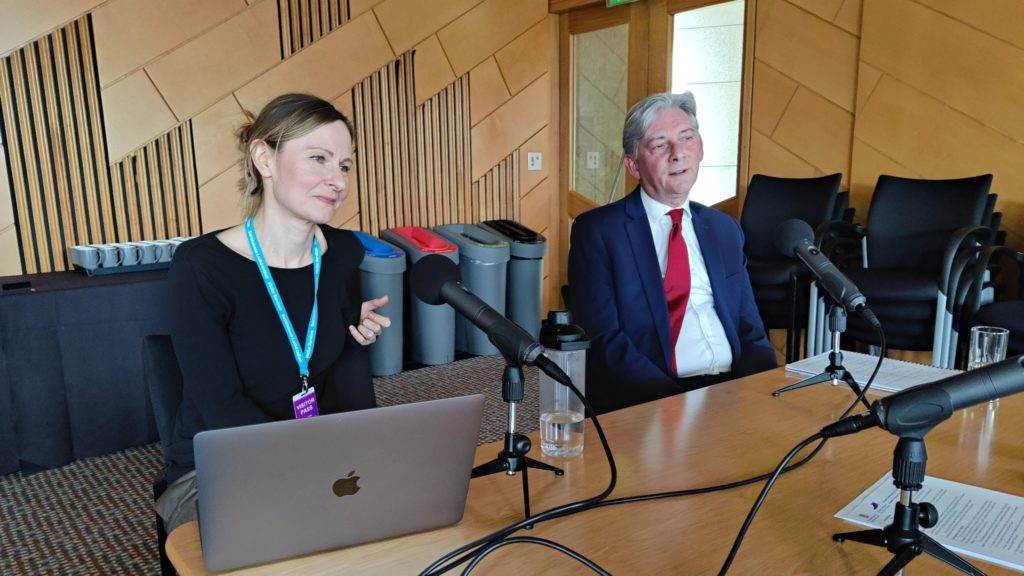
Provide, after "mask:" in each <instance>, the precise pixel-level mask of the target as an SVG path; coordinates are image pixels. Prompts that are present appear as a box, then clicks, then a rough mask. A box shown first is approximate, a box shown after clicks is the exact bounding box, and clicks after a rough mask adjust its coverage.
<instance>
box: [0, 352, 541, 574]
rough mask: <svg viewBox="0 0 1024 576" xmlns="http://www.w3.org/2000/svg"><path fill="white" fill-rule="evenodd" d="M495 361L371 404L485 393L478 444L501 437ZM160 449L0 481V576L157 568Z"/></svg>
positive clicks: (434, 377)
mask: <svg viewBox="0 0 1024 576" xmlns="http://www.w3.org/2000/svg"><path fill="white" fill-rule="evenodd" d="M503 369H504V362H503V361H502V360H501V358H495V357H476V358H470V359H467V360H460V361H458V362H455V363H453V364H447V365H444V366H435V367H429V368H421V369H419V370H411V371H408V372H403V373H401V374H397V375H395V376H389V377H386V378H377V379H375V381H374V383H375V387H376V391H377V403H378V404H379V405H381V406H390V405H395V404H404V403H408V402H418V401H422V400H431V399H435V398H447V397H452V396H461V395H465V394H475V393H483V394H484V395H485V408H484V421H483V423H482V424H481V427H480V436H479V442H480V443H486V442H491V441H494V440H498V439H500V438H502V436H503V434H504V432H505V430H506V428H507V421H506V419H507V413H508V405H507V404H505V403H504V402H503V401H502V399H501V377H502V371H503ZM525 372H526V391H525V398H524V400H523V402H522V403H521V404H520V405H519V406H518V409H517V412H516V430H518V431H521V432H529V431H532V430H535V429H536V428H537V424H538V421H537V419H538V412H537V372H536V370H534V369H532V368H528V369H526V371H525ZM534 450H539V447H535V448H534ZM162 466H163V460H162V458H161V455H160V447H159V446H158V445H156V444H152V445H149V446H139V447H135V448H131V449H129V450H125V451H123V452H119V453H117V454H110V455H107V456H103V457H100V458H89V459H86V460H80V461H77V462H73V463H71V464H69V465H67V466H63V467H61V468H57V469H53V470H47V471H45V472H39V473H37V474H32V475H29V476H23V475H21V474H11V475H8V476H5V477H0V575H2V576H15V575H17V576H21V575H36V574H61V575H64V574H67V575H72V574H75V575H77V574H82V575H85V574H89V575H93V574H142V575H148V574H153V575H156V574H159V573H160V568H159V563H158V560H157V547H156V533H155V528H154V520H153V518H154V517H153V513H152V508H151V506H152V500H153V491H152V483H153V478H155V477H156V475H157V473H158V472H159V471H160V469H161V468H162Z"/></svg>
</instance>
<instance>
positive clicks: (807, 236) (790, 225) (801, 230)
mask: <svg viewBox="0 0 1024 576" xmlns="http://www.w3.org/2000/svg"><path fill="white" fill-rule="evenodd" d="M801 240H808V241H812V242H813V241H814V230H812V229H811V225H810V224H808V223H807V222H804V221H803V220H798V219H796V218H793V219H791V220H786V221H785V222H783V223H782V226H779V229H778V230H777V231H776V232H775V248H776V249H777V250H778V251H779V252H781V253H782V254H783V255H785V256H792V255H793V253H794V252H795V251H796V247H797V244H799V243H800V241H801Z"/></svg>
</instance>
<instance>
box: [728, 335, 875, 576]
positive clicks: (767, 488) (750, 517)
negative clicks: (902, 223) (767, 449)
mask: <svg viewBox="0 0 1024 576" xmlns="http://www.w3.org/2000/svg"><path fill="white" fill-rule="evenodd" d="M875 332H876V333H877V334H878V339H879V341H880V344H881V348H882V349H881V354H880V355H879V356H878V362H877V363H875V369H874V371H872V372H871V377H870V378H869V379H868V381H867V383H866V384H865V385H864V387H863V388H861V391H860V394H857V397H856V398H855V399H854V400H853V403H852V404H850V407H849V408H847V409H846V411H845V412H843V414H842V416H840V417H839V418H838V419H837V420H842V419H843V418H846V417H847V416H849V415H850V413H851V412H853V409H854V408H856V407H857V404H859V403H860V402H861V400H862V399H863V398H864V396H865V395H866V394H867V392H868V389H869V388H871V384H872V383H873V382H874V381H875V377H876V376H878V370H879V369H880V368H881V367H882V361H883V360H885V355H886V353H887V352H888V347H887V345H886V343H885V332H883V331H882V327H881V326H880V325H879V326H877V327H876V328H875ZM815 440H820V442H819V443H818V446H817V447H815V449H814V451H813V452H812V453H811V455H810V456H808V457H807V458H805V459H804V461H803V462H806V461H807V460H810V458H811V457H813V456H814V455H815V454H817V453H818V450H820V449H821V448H823V447H824V446H825V443H826V442H828V438H824V437H822V435H821V432H817V433H815V434H814V435H813V436H809V437H808V438H806V439H805V440H803V441H802V442H800V444H797V446H796V447H795V448H793V449H792V450H790V452H789V454H786V456H785V457H784V458H783V459H782V461H781V462H779V465H778V466H776V468H775V472H773V473H772V475H771V478H769V479H768V482H766V483H765V485H764V488H762V489H761V493H760V494H759V495H758V497H757V500H755V501H754V505H753V506H752V507H751V508H750V512H749V513H748V514H747V517H746V519H745V520H744V521H743V526H742V527H741V528H740V531H739V533H738V534H737V535H736V540H735V541H734V542H733V544H732V548H730V549H729V555H728V556H726V558H725V563H724V564H722V569H721V570H720V571H719V572H718V576H725V574H726V573H727V572H729V567H730V566H732V562H733V560H734V559H735V558H736V554H737V553H739V551H740V546H741V545H742V544H743V538H744V537H745V536H746V535H747V530H749V529H750V525H751V524H752V523H753V522H754V517H755V516H757V512H758V511H759V510H760V509H761V505H762V504H764V501H765V499H766V498H767V497H768V493H769V492H771V490H772V487H774V486H775V482H776V480H778V479H779V475H780V474H782V472H783V470H784V469H785V467H786V465H787V464H789V461H790V460H792V459H793V457H794V456H796V455H797V454H799V453H800V452H801V451H802V450H803V449H804V448H806V447H807V446H808V445H810V443H811V442H814V441H815ZM803 462H800V464H802V463H803Z"/></svg>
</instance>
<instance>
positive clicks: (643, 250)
mask: <svg viewBox="0 0 1024 576" xmlns="http://www.w3.org/2000/svg"><path fill="white" fill-rule="evenodd" d="M642 193H643V192H641V191H640V188H639V187H638V188H635V189H634V190H633V192H632V193H631V194H630V195H629V196H627V197H626V199H625V201H624V204H625V209H626V216H627V220H626V237H627V238H628V239H629V245H630V248H631V249H632V251H633V259H634V261H635V262H636V267H637V270H638V271H639V273H640V284H641V286H642V287H643V292H644V295H645V296H646V297H647V306H648V307H649V308H650V315H651V318H654V327H655V329H657V331H658V340H659V341H660V342H661V349H662V355H663V356H664V360H665V366H671V365H672V363H671V362H670V359H671V356H670V354H673V353H675V350H674V349H673V347H672V343H671V340H670V338H669V334H670V332H669V325H668V303H667V302H666V301H665V287H664V285H663V284H662V279H661V267H660V266H658V254H657V252H655V251H654V239H653V237H652V236H651V226H650V224H649V223H648V221H647V212H646V211H644V205H643V201H642V200H641V199H640V194H642Z"/></svg>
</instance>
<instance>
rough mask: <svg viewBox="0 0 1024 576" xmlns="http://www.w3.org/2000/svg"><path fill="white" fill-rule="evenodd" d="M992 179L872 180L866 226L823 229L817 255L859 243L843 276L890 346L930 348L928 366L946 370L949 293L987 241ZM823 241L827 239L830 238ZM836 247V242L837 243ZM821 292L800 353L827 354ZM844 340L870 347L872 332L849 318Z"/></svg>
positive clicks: (813, 293)
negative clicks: (855, 260) (863, 301)
mask: <svg viewBox="0 0 1024 576" xmlns="http://www.w3.org/2000/svg"><path fill="white" fill-rule="evenodd" d="M991 185H992V175H991V174H985V175H981V176H974V177H970V178H958V179H950V180H925V179H917V178H899V177H895V176H888V175H882V176H879V178H878V182H877V184H876V186H875V192H874V195H873V196H872V199H871V205H870V206H869V208H868V217H867V225H866V226H864V227H861V226H856V225H852V224H846V225H834V224H830V225H829V231H830V233H829V234H826V235H825V239H824V243H823V245H822V248H823V251H825V252H826V253H829V248H830V244H835V242H836V240H837V239H838V241H839V242H840V244H841V243H842V242H843V241H846V242H847V244H846V245H849V244H848V242H849V239H850V238H853V239H855V240H859V242H860V244H861V255H860V256H861V258H860V262H859V266H856V265H853V266H850V267H849V269H848V270H847V271H846V272H847V275H848V276H849V278H850V280H851V281H853V283H854V284H856V285H857V286H858V287H859V288H860V290H861V292H862V293H863V294H864V296H865V297H867V301H868V306H870V307H871V309H872V310H873V311H874V312H875V314H876V315H877V316H878V318H879V320H880V321H881V323H882V328H883V330H884V331H885V335H886V339H887V344H888V346H889V347H890V348H897V349H902V350H930V351H931V352H932V364H934V365H935V366H940V367H952V365H953V363H954V362H953V354H951V346H950V342H951V338H952V336H951V327H952V325H953V306H952V304H951V303H950V301H949V297H948V295H949V294H950V290H951V289H953V288H954V287H955V286H956V283H957V279H958V277H959V275H958V273H957V272H958V270H957V268H958V267H959V268H960V269H961V270H962V269H963V268H965V267H966V262H967V261H968V260H967V259H966V258H965V257H964V254H970V253H971V251H972V250H973V251H977V249H978V248H979V247H984V246H986V245H989V244H991V242H992V240H993V238H992V230H991V228H989V226H987V225H986V224H991V221H992V217H993V208H994V205H995V198H994V195H993V197H992V198H990V195H989V188H990V187H991ZM830 237H831V241H830ZM841 245H842V244H841ZM825 307H826V305H825V300H824V295H821V294H819V293H818V291H817V290H816V289H815V288H813V287H812V289H811V304H810V310H809V312H808V315H809V328H808V355H812V354H819V353H821V352H824V351H826V350H827V347H828V334H826V333H825V319H826V318H825ZM846 336H847V337H848V338H850V339H853V340H855V341H860V342H863V343H866V344H868V345H870V346H878V345H879V344H880V342H879V341H878V337H877V334H876V333H875V331H874V329H872V328H871V327H870V325H868V324H867V323H866V322H864V321H862V320H861V319H860V318H859V317H857V316H856V315H852V316H851V317H850V319H849V322H848V325H847V331H846Z"/></svg>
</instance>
